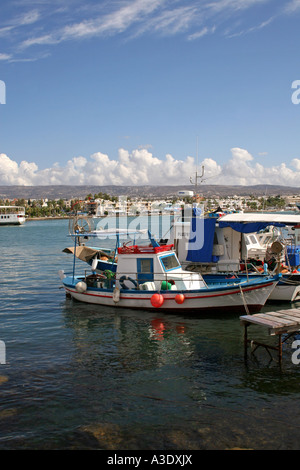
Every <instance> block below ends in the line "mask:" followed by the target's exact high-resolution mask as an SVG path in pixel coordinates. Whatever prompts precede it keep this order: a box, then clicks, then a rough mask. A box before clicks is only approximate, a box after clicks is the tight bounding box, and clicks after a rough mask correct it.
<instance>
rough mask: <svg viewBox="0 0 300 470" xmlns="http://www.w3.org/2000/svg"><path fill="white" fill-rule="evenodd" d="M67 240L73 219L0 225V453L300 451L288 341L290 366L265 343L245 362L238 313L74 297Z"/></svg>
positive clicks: (297, 379) (299, 390) (296, 371)
mask: <svg viewBox="0 0 300 470" xmlns="http://www.w3.org/2000/svg"><path fill="white" fill-rule="evenodd" d="M67 235H68V221H66V220H43V221H27V222H26V224H25V225H24V226H20V227H9V226H7V227H1V230H0V263H1V272H0V276H1V278H0V279H1V281H0V305H1V308H0V340H1V344H2V345H5V351H4V352H5V361H4V360H2V363H1V364H0V449H1V450H4V449H52V450H54V449H103V450H104V449H108V450H170V451H171V450H178V449H180V450H202V449H203V450H204V449H208V450H219V449H220V450H221V449H236V448H239V449H299V448H300V387H299V383H300V364H299V365H298V364H296V363H294V362H295V361H292V352H293V350H292V349H291V345H290V344H289V345H287V346H286V347H285V348H284V351H283V361H282V364H281V366H280V365H279V364H278V363H277V362H276V361H275V360H271V359H270V357H269V355H268V354H267V352H266V351H264V350H258V351H257V353H256V355H255V356H251V355H250V354H249V358H248V361H247V362H245V361H244V355H243V354H244V352H243V328H242V327H241V325H240V321H239V314H230V313H226V314H224V315H222V314H219V315H214V316H212V315H201V316H199V317H197V316H192V315H178V314H172V313H170V314H164V313H162V312H160V311H159V309H157V310H155V311H151V312H144V311H138V310H135V311H130V310H126V309H118V308H113V307H111V308H108V307H101V306H97V305H88V304H82V303H79V302H76V301H73V300H71V299H69V298H66V296H65V292H64V290H63V289H62V288H61V282H60V279H59V276H58V271H59V270H60V269H65V270H69V271H72V265H73V258H72V256H71V255H69V254H66V253H63V252H62V250H63V249H64V248H65V247H67V246H72V241H71V240H70V238H68V236H67ZM76 263H77V264H76V268H77V270H79V271H80V268H82V270H84V269H85V267H86V265H84V263H83V262H81V261H77V262H76ZM289 306H290V305H289V304H288V305H287V304H272V305H267V306H265V307H264V311H271V310H279V309H282V308H289ZM295 306H296V307H297V303H295V304H294V305H293V307H295ZM299 307H300V303H299ZM244 313H245V312H244V311H241V312H240V314H241V315H243V314H244ZM251 328H252V327H251ZM255 328H256V327H253V330H252V331H253V332H256V333H255V334H256V339H260V338H263V332H262V331H261V330H257V331H256V330H255ZM264 339H265V338H264ZM267 340H270V341H272V338H267ZM2 353H3V351H2ZM274 358H275V359H276V356H274Z"/></svg>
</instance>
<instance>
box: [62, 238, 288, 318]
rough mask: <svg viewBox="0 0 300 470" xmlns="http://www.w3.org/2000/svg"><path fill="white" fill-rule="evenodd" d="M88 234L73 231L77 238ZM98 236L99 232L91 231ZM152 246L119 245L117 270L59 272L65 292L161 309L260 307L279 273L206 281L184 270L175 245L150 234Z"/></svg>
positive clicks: (91, 299)
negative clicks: (248, 278) (166, 243)
mask: <svg viewBox="0 0 300 470" xmlns="http://www.w3.org/2000/svg"><path fill="white" fill-rule="evenodd" d="M83 236H85V238H86V234H85V235H84V234H82V233H81V234H77V235H74V237H75V248H74V254H75V253H76V244H77V243H76V240H77V239H80V238H81V237H83ZM88 236H89V237H93V236H95V237H96V236H97V232H96V231H95V232H93V233H89V234H88ZM149 240H150V244H148V245H135V244H132V245H131V246H129V245H128V244H124V245H123V246H121V247H119V248H118V262H117V264H116V272H113V271H111V270H106V271H104V272H101V273H97V272H96V271H95V270H93V269H92V270H91V271H88V272H87V271H85V273H83V274H81V275H75V255H74V266H73V273H71V274H68V275H67V274H65V273H64V272H63V271H60V277H61V280H62V283H63V286H64V288H65V291H66V294H68V295H70V296H71V297H72V298H74V299H76V300H79V301H81V302H85V303H93V304H98V305H106V306H114V307H122V308H131V309H134V308H135V309H136V308H137V309H147V310H148V309H157V308H159V309H161V310H165V311H172V312H173V311H181V312H183V311H194V312H197V313H202V312H212V311H214V312H215V311H222V312H225V311H230V312H233V311H238V312H241V311H245V310H246V311H247V312H258V311H260V310H261V308H262V307H263V305H264V304H265V302H266V300H267V299H268V297H269V295H270V294H271V292H272V290H273V289H274V287H275V285H276V284H277V282H278V280H279V279H280V276H278V275H277V276H264V277H260V278H259V279H250V280H247V279H225V278H224V279H220V280H219V282H218V283H216V282H214V283H210V282H206V281H205V280H204V279H203V277H202V275H201V274H200V273H194V272H189V271H187V270H184V269H183V268H182V266H181V264H180V262H179V260H178V258H177V256H176V253H175V251H174V247H173V245H159V244H158V243H157V242H156V241H155V240H154V239H153V238H152V237H151V235H150V234H149Z"/></svg>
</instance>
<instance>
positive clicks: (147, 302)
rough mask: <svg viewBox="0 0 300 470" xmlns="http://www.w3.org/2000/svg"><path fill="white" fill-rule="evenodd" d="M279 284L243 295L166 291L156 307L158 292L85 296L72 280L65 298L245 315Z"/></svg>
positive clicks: (108, 291)
mask: <svg viewBox="0 0 300 470" xmlns="http://www.w3.org/2000/svg"><path fill="white" fill-rule="evenodd" d="M276 283H277V281H274V280H273V281H271V280H270V281H268V282H266V283H265V284H264V285H263V286H262V285H259V286H258V285H253V286H251V285H247V286H243V287H242V293H241V290H240V288H239V286H237V287H236V288H234V289H232V288H230V289H228V288H227V289H226V288H224V289H207V291H206V292H205V290H204V289H203V290H202V291H201V292H200V291H189V292H184V293H183V292H181V291H164V292H162V291H161V292H160V293H161V294H162V295H163V304H162V305H161V306H160V307H154V306H153V305H152V303H151V298H152V296H153V295H154V294H157V293H158V292H157V291H138V290H128V289H120V291H119V295H116V291H114V290H112V289H97V288H87V290H86V291H85V292H78V291H77V290H76V286H75V284H76V282H75V283H73V282H72V278H71V277H70V278H65V279H64V280H63V284H64V288H65V291H66V294H69V295H70V296H71V297H72V298H74V299H76V300H78V301H81V302H85V303H91V304H97V305H105V306H114V307H122V308H131V309H143V310H145V309H146V310H148V309H157V308H159V309H160V310H167V311H189V310H190V311H197V312H199V311H222V312H223V311H226V310H227V311H230V312H233V311H239V312H240V311H245V310H246V308H245V303H246V305H247V308H248V310H249V312H258V311H259V310H261V308H262V307H263V306H264V304H265V303H266V301H267V299H268V297H269V296H270V294H271V292H272V291H273V289H274V287H275V285H276ZM182 293H183V294H184V302H183V303H181V304H179V303H177V302H176V295H177V294H182Z"/></svg>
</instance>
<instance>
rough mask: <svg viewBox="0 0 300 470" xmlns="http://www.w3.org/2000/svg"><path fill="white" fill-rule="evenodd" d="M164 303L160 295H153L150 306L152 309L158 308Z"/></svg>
mask: <svg viewBox="0 0 300 470" xmlns="http://www.w3.org/2000/svg"><path fill="white" fill-rule="evenodd" d="M163 303H164V298H163V296H162V295H161V294H153V295H152V297H151V304H152V305H153V307H156V308H159V307H161V306H162V304H163Z"/></svg>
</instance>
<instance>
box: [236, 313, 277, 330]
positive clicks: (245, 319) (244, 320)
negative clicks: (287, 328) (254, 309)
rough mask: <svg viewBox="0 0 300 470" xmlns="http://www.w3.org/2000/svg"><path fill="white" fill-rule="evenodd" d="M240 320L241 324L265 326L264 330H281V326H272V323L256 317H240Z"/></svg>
mask: <svg viewBox="0 0 300 470" xmlns="http://www.w3.org/2000/svg"><path fill="white" fill-rule="evenodd" d="M240 320H241V322H242V323H243V324H245V323H253V324H255V325H261V326H265V327H266V328H276V327H277V328H282V326H278V324H277V325H274V322H272V321H269V320H266V319H265V318H258V317H257V316H256V315H247V316H246V315H245V316H244V317H240Z"/></svg>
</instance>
